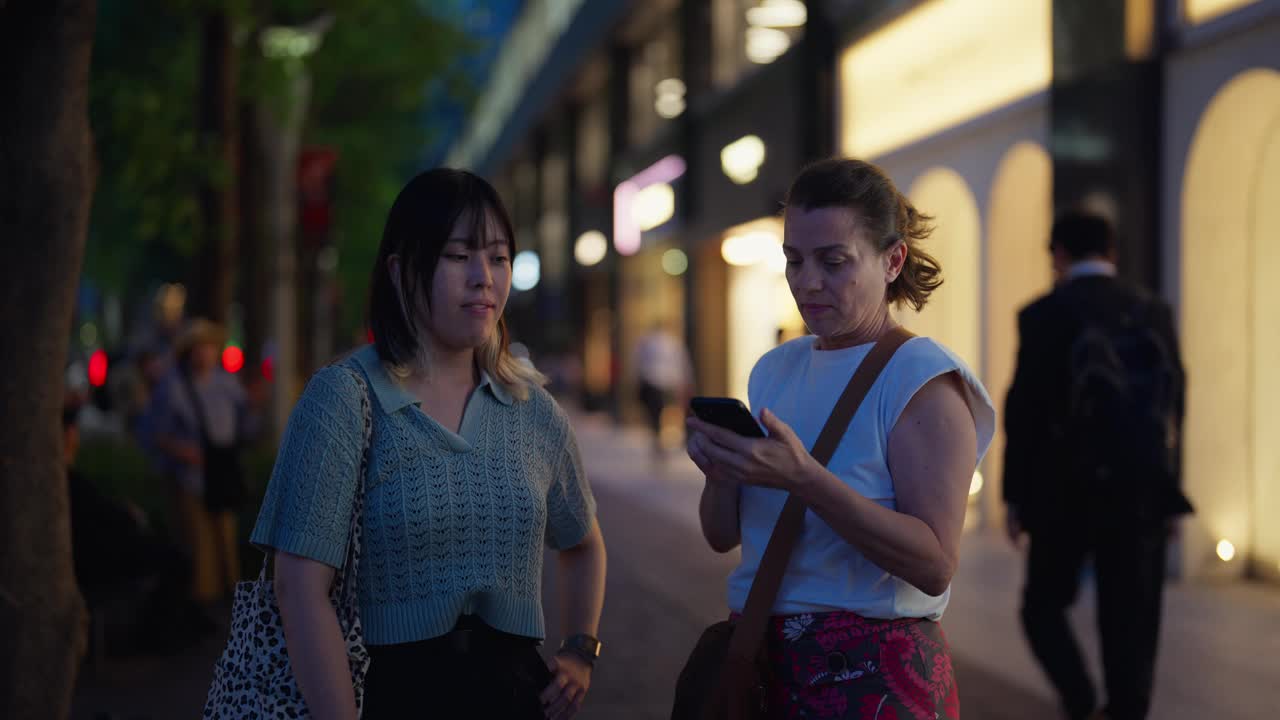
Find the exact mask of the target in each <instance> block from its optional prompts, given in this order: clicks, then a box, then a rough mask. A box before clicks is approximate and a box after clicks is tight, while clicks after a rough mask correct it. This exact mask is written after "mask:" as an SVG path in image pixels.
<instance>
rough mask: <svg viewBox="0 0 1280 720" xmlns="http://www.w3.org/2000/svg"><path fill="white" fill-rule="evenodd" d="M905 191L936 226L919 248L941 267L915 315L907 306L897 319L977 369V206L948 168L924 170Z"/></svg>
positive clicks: (979, 230)
mask: <svg viewBox="0 0 1280 720" xmlns="http://www.w3.org/2000/svg"><path fill="white" fill-rule="evenodd" d="M907 194H908V196H910V198H911V202H912V203H913V204H914V205H915V206H916V209H918V210H919V211H920V212H922V213H924V214H926V215H932V216H933V218H934V223H935V225H936V229H935V230H934V232H933V235H932V236H931V237H930V238H929V239H928V240H926V241H925V242H924V245H923V247H924V250H925V251H926V252H928V253H929V254H931V255H933V256H934V257H935V258H937V259H938V262H939V263H940V264H941V265H942V277H943V280H944V282H943V284H942V287H940V288H938V291H937V292H935V293H934V294H933V297H932V298H931V299H930V300H929V304H928V305H926V306H925V307H924V309H923V310H921V311H920V312H919V313H918V314H917V313H915V312H913V311H911V310H910V308H907V309H904V310H903V311H902V312H901V313H899V317H900V319H901V320H902V322H903V324H904V325H906V326H907V328H909V329H910V330H911V331H912V332H914V333H916V334H917V335H927V336H929V337H932V338H934V339H935V340H937V341H938V342H941V343H942V344H943V345H946V346H947V347H949V348H951V350H953V351H954V352H955V353H956V354H957V355H959V356H960V357H961V358H963V359H964V361H965V362H967V363H969V365H970V367H972V368H973V369H974V371H975V372H981V367H982V362H981V360H982V358H981V352H982V346H981V302H982V300H981V297H980V295H979V287H980V283H981V255H982V228H981V224H980V221H979V216H978V204H977V203H976V202H975V201H974V199H973V193H972V192H970V190H969V186H968V184H967V183H965V181H964V178H962V177H960V175H959V173H957V172H956V171H954V170H952V169H950V168H942V167H939V168H933V169H931V170H927V171H925V172H924V173H923V174H922V175H921V176H920V177H919V178H918V179H917V180H916V181H915V182H914V183H912V185H911V190H910V192H908V193H907Z"/></svg>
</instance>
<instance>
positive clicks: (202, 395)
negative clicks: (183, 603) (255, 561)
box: [151, 318, 248, 602]
mask: <svg viewBox="0 0 1280 720" xmlns="http://www.w3.org/2000/svg"><path fill="white" fill-rule="evenodd" d="M225 343H226V332H225V331H224V330H223V329H222V328H221V327H220V326H219V325H217V324H215V323H213V322H210V321H208V320H205V319H201V318H197V319H195V320H192V321H191V322H190V323H189V324H188V326H187V327H186V329H184V330H183V332H182V334H181V335H179V337H178V340H177V342H176V344H175V346H174V352H175V355H176V358H177V363H176V366H175V367H174V368H173V370H172V371H171V372H170V373H169V375H168V377H167V378H166V379H165V380H164V381H163V382H162V383H161V384H160V386H159V390H158V392H157V393H156V396H155V398H154V407H153V412H154V415H153V417H152V418H151V422H152V423H153V426H152V429H151V430H152V433H153V436H154V439H155V448H156V450H157V451H158V453H159V454H160V455H161V456H162V457H163V459H164V462H165V469H166V475H167V477H168V479H169V481H170V491H171V497H172V502H173V511H172V514H173V516H174V517H173V522H174V523H175V529H176V531H177V532H178V534H179V537H181V538H182V540H183V542H184V544H185V546H186V548H187V551H188V553H189V554H190V556H191V559H192V564H193V568H194V577H193V582H192V586H193V587H192V593H193V595H194V597H195V598H196V599H197V600H200V601H201V602H215V601H221V600H223V599H225V598H227V597H229V596H230V594H231V592H232V591H233V590H234V589H235V584H236V582H237V581H238V580H239V579H240V554H239V546H238V542H237V532H236V525H237V522H236V515H235V512H236V510H237V509H239V508H240V507H241V506H242V505H243V503H244V502H245V499H246V498H245V495H246V492H247V491H246V486H245V477H244V469H243V467H242V464H241V459H240V448H241V444H242V443H243V442H244V429H245V427H246V426H247V424H248V418H247V413H248V407H247V403H246V397H245V393H244V390H243V388H241V386H240V383H239V382H238V381H237V380H236V379H235V377H234V376H232V375H230V374H229V373H226V372H224V371H223V370H222V369H221V368H220V367H219V366H218V358H219V354H220V352H221V350H222V346H223V345H224V344H225Z"/></svg>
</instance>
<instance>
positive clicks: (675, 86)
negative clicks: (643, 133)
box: [653, 78, 688, 120]
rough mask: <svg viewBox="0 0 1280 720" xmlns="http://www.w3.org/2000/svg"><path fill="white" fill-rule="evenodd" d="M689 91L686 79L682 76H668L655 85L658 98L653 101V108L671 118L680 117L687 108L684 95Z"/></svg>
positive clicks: (663, 115)
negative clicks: (682, 78)
mask: <svg viewBox="0 0 1280 720" xmlns="http://www.w3.org/2000/svg"><path fill="white" fill-rule="evenodd" d="M686 92H688V88H686V87H685V84H684V81H683V80H681V79H680V78H667V79H666V80H663V81H661V82H659V83H658V84H657V86H656V87H654V93H655V94H656V96H657V97H656V99H655V100H654V101H653V109H654V110H656V111H657V113H658V114H659V115H661V116H662V117H664V118H667V119H668V120H670V119H671V118H675V117H679V116H680V114H681V113H683V112H684V109H685V101H684V96H685V93H686Z"/></svg>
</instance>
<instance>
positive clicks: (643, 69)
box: [631, 15, 685, 145]
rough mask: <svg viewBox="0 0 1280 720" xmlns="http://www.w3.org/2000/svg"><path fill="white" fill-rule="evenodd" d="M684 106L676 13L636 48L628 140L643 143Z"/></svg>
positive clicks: (683, 108)
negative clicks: (629, 137)
mask: <svg viewBox="0 0 1280 720" xmlns="http://www.w3.org/2000/svg"><path fill="white" fill-rule="evenodd" d="M684 110H685V84H684V80H683V79H682V78H681V77H680V24H679V21H678V18H677V17H676V16H675V15H672V16H671V17H669V18H668V19H667V20H666V21H665V22H663V23H662V24H661V29H660V30H659V31H658V32H657V33H656V34H655V35H654V36H653V37H652V38H651V39H650V40H649V41H648V42H645V43H642V44H641V45H640V46H639V47H638V48H636V54H635V57H634V61H633V62H632V65H631V142H633V143H635V144H637V145H643V144H644V143H646V142H648V141H649V140H651V139H652V138H653V136H654V135H655V134H656V133H657V132H658V130H660V129H661V128H662V127H663V126H664V125H665V124H666V123H667V122H669V121H670V120H671V119H673V118H677V117H679V116H680V115H681V114H683V113H684Z"/></svg>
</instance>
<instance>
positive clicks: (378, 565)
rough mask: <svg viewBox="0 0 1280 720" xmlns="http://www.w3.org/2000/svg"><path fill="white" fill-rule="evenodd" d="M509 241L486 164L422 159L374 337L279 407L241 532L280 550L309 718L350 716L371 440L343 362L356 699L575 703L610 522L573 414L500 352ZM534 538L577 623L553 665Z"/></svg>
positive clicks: (352, 418)
mask: <svg viewBox="0 0 1280 720" xmlns="http://www.w3.org/2000/svg"><path fill="white" fill-rule="evenodd" d="M514 254H515V236H514V233H513V232H512V227H511V221H510V220H509V218H508V215H507V213H506V210H505V209H504V208H503V205H502V202H501V200H500V199H499V198H498V195H497V193H495V192H494V190H493V188H492V187H491V186H490V185H489V184H488V183H487V182H485V181H484V180H482V179H480V178H479V177H476V176H475V175H472V174H471V173H468V172H464V171H458V170H447V169H437V170H431V171H429V172H425V173H423V174H421V175H419V176H417V177H416V178H414V179H413V180H412V181H411V182H410V183H409V184H408V185H407V186H406V187H405V188H404V190H402V191H401V193H400V195H399V197H398V198H396V201H395V204H394V205H393V206H392V208H391V212H390V214H389V216H388V218H387V224H386V229H385V231H384V234H383V238H382V245H381V247H380V248H379V251H378V258H377V261H376V262H375V264H374V268H373V277H372V282H371V288H372V289H371V296H372V297H371V306H370V327H371V329H372V331H373V334H374V338H375V340H374V343H373V344H372V345H368V346H365V347H363V348H361V349H359V350H357V351H356V352H355V353H354V354H352V355H351V356H350V357H349V358H347V359H346V360H344V361H342V363H339V364H336V365H333V366H330V367H327V368H325V369H322V370H320V371H319V372H318V373H316V374H315V376H314V377H312V378H311V381H310V382H309V383H308V384H307V388H306V390H305V392H304V393H303V395H302V397H301V399H300V400H299V401H298V404H297V406H296V408H295V409H294V411H293V415H292V417H291V418H290V420H289V425H288V429H287V430H286V432H285V435H284V439H283V442H282V444H281V447H280V451H279V456H278V458H277V460H276V466H275V470H274V472H273V474H272V477H271V482H270V486H269V487H268V489H267V495H266V499H265V500H264V501H263V505H262V510H261V513H260V514H259V516H258V523H257V526H256V527H255V529H254V532H253V538H252V539H253V542H254V543H256V544H258V545H259V546H262V547H264V548H268V549H270V550H272V551H274V553H275V583H276V594H277V597H278V600H279V605H280V612H281V615H282V616H283V620H284V628H285V636H286V641H287V645H288V648H289V656H290V658H291V661H292V663H293V668H294V674H295V676H296V678H297V681H298V685H299V687H300V689H301V691H302V694H303V696H304V698H305V700H306V702H307V706H308V708H309V709H310V711H311V713H312V715H313V717H318V718H344V719H349V718H355V717H356V716H357V710H356V704H355V697H354V692H353V688H352V683H351V675H350V671H349V669H348V662H347V655H346V650H345V645H344V639H343V637H342V634H341V631H340V629H339V624H338V621H337V618H336V614H335V612H334V608H333V606H332V605H331V604H330V601H329V587H330V584H331V583H332V582H333V578H334V572H335V570H336V569H339V568H340V567H341V565H342V564H343V560H344V557H345V554H346V549H347V543H348V537H347V535H348V526H349V523H350V519H351V514H352V511H353V510H352V508H353V497H354V493H355V489H356V487H357V479H358V478H357V475H358V473H359V468H360V462H361V452H362V448H363V440H364V426H363V419H362V411H361V402H362V398H361V395H360V393H361V392H362V389H361V388H360V384H359V382H358V381H357V380H356V378H355V377H353V376H352V373H351V371H352V370H354V371H356V372H359V373H361V374H362V375H363V377H364V379H365V381H366V385H367V387H368V394H369V398H368V401H369V403H370V405H371V422H372V431H371V435H370V437H371V440H370V445H369V449H368V455H367V457H368V473H367V476H366V477H365V478H364V505H363V508H364V509H363V516H362V517H361V523H362V527H363V548H362V550H363V552H362V557H361V562H360V570H359V577H358V578H356V580H355V583H356V588H357V594H358V602H359V610H360V617H361V621H362V623H363V630H364V639H365V642H366V644H367V645H368V647H369V654H370V657H371V664H370V666H369V671H368V675H367V677H366V682H365V695H364V708H363V711H364V712H363V717H364V718H366V719H368V720H382V719H383V718H421V717H503V718H542V717H548V718H569V717H572V716H573V715H574V714H575V713H576V712H577V710H578V708H579V707H580V706H581V704H582V700H583V698H584V696H585V695H586V692H587V689H588V688H589V687H590V683H591V669H592V663H593V662H594V660H595V657H596V655H597V653H598V651H599V646H600V644H599V642H598V641H597V640H596V639H595V637H594V636H595V635H596V633H597V626H598V623H599V619H600V611H601V606H602V603H603V598H604V576H605V549H604V541H603V539H602V537H601V533H600V527H599V525H598V524H597V523H596V520H595V502H594V500H593V499H592V496H591V490H590V487H589V486H588V484H587V479H586V477H585V475H584V474H583V469H582V462H581V459H580V457H579V454H578V446H577V443H576V440H575V439H574V434H573V430H572V428H571V427H570V426H569V422H568V419H567V417H566V415H565V413H564V412H563V411H562V410H561V409H560V407H559V406H558V405H557V404H556V402H555V401H554V400H553V399H552V398H551V396H550V395H549V394H548V393H547V392H546V391H545V390H543V389H542V387H541V385H542V377H541V376H540V375H539V374H538V373H537V372H536V371H534V370H533V369H532V368H531V367H530V366H527V365H523V364H521V363H520V362H518V361H517V360H516V359H515V358H513V357H512V356H511V354H510V353H509V351H508V341H509V338H508V334H507V330H506V326H505V324H504V322H503V319H502V311H503V307H504V306H505V304H506V301H507V296H508V294H509V292H510V289H511V258H512V257H513V256H514ZM344 366H345V367H344ZM544 546H549V547H551V548H553V549H555V550H557V551H559V552H558V557H559V563H560V571H561V572H560V575H561V578H562V581H563V585H564V588H563V591H562V592H561V593H560V597H562V598H563V599H564V600H563V604H564V606H565V607H564V611H565V627H566V629H567V632H568V633H569V635H568V637H566V638H565V641H564V642H563V643H562V644H561V646H560V647H561V649H560V651H559V652H557V653H556V655H555V656H554V658H553V659H552V660H551V661H550V663H549V665H550V667H548V665H547V664H544V663H543V661H542V659H541V657H540V655H539V654H538V651H537V646H538V644H539V642H540V641H541V639H542V638H543V635H544V631H543V627H544V620H543V610H542V602H541V577H542V558H543V548H544Z"/></svg>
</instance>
